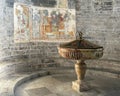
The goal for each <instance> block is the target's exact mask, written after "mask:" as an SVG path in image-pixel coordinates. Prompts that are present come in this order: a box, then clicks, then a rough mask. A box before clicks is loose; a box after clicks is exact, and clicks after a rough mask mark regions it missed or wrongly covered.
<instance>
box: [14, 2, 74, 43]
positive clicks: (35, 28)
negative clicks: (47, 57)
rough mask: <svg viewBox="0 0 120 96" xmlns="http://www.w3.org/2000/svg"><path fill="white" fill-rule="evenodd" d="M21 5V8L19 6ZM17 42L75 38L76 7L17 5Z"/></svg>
mask: <svg viewBox="0 0 120 96" xmlns="http://www.w3.org/2000/svg"><path fill="white" fill-rule="evenodd" d="M19 7H20V8H19ZM14 8H15V22H14V24H15V32H14V33H15V35H14V37H15V42H26V41H37V40H38V41H39V40H55V41H56V40H65V39H74V37H75V32H76V23H75V9H67V8H43V7H34V6H31V7H29V8H28V7H27V6H25V5H24V6H23V5H21V4H17V5H16V6H15V7H14Z"/></svg>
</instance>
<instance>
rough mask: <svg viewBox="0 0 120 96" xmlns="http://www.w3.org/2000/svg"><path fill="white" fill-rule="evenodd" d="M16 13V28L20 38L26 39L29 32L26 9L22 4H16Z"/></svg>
mask: <svg viewBox="0 0 120 96" xmlns="http://www.w3.org/2000/svg"><path fill="white" fill-rule="evenodd" d="M16 15H17V28H18V32H17V34H19V37H17V38H19V39H20V40H23V41H24V40H28V34H29V21H28V9H27V8H26V7H24V6H22V5H21V6H20V5H19V6H17V9H16Z"/></svg>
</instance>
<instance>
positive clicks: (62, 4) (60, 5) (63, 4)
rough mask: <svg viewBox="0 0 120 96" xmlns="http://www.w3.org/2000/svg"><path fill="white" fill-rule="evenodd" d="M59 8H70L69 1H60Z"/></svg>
mask: <svg viewBox="0 0 120 96" xmlns="http://www.w3.org/2000/svg"><path fill="white" fill-rule="evenodd" d="M58 7H59V8H68V1H67V0H58Z"/></svg>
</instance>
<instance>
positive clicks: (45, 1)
mask: <svg viewBox="0 0 120 96" xmlns="http://www.w3.org/2000/svg"><path fill="white" fill-rule="evenodd" d="M31 1H32V2H33V5H35V6H42V7H55V5H57V1H56V0H31Z"/></svg>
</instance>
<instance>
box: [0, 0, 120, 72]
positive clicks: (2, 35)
mask: <svg viewBox="0 0 120 96" xmlns="http://www.w3.org/2000/svg"><path fill="white" fill-rule="evenodd" d="M32 1H33V0H32ZM32 1H31V0H0V60H1V61H9V62H21V63H18V64H19V66H16V69H17V70H18V69H19V70H23V69H22V67H20V66H23V68H27V69H29V68H32V67H34V68H36V67H35V66H37V68H38V69H39V68H41V67H47V66H51V67H52V66H55V67H56V66H60V65H62V66H69V65H70V64H71V63H72V62H71V61H70V62H69V63H70V64H69V63H67V64H66V65H63V64H60V60H62V62H63V63H64V61H66V60H64V59H62V58H61V57H60V56H59V54H58V52H57V46H58V44H59V43H60V42H59V41H58V42H29V43H19V44H16V43H14V27H13V26H14V23H13V20H14V15H13V5H14V2H21V3H25V4H33V5H34V3H33V2H32ZM53 1H54V0H53ZM68 1H70V2H72V1H71V0H68ZM70 2H69V4H70V5H72V6H73V5H74V4H72V3H70ZM73 2H74V0H73ZM76 2H77V5H76V7H77V12H76V13H77V16H76V21H77V22H76V23H77V31H82V32H83V34H84V35H83V36H84V38H85V39H87V40H90V41H91V42H93V43H96V44H99V45H102V46H103V47H104V56H103V58H102V59H107V60H116V61H120V27H119V25H120V7H119V6H120V2H119V0H76ZM57 61H59V62H57ZM34 65H35V66H34ZM29 66H30V67H29ZM37 68H36V69H37ZM27 69H24V71H25V70H27Z"/></svg>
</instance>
